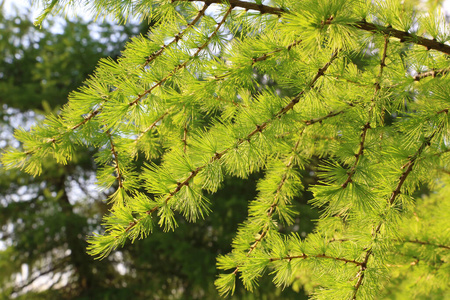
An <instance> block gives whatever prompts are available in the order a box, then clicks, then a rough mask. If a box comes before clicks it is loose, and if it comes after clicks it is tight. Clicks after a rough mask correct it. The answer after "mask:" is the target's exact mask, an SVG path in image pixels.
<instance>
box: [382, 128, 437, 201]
mask: <svg viewBox="0 0 450 300" xmlns="http://www.w3.org/2000/svg"><path fill="white" fill-rule="evenodd" d="M435 134H436V131H435V132H433V134H431V135H430V136H428V137H427V138H425V140H424V141H423V142H422V144H421V145H420V148H419V149H418V150H417V152H416V153H414V155H413V156H412V157H411V158H410V159H409V160H408V162H407V163H406V164H405V165H404V167H406V170H405V171H404V172H403V173H402V175H401V176H400V177H399V181H398V184H397V186H396V188H395V190H394V191H393V192H392V194H391V197H390V198H389V204H390V205H392V204H394V201H395V199H396V198H397V196H398V195H399V194H400V189H401V188H402V186H403V184H404V183H405V180H406V177H408V175H409V173H411V171H412V169H413V167H414V165H415V163H416V160H417V158H418V157H419V156H420V155H421V154H422V152H423V150H425V148H426V147H427V146H429V145H430V142H431V139H432V138H433V137H434V135H435Z"/></svg>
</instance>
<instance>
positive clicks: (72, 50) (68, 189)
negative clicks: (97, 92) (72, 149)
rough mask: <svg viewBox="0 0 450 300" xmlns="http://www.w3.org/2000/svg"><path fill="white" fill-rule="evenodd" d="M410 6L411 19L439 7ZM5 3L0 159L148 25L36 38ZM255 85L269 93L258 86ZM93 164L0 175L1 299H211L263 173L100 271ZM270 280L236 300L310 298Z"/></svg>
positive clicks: (0, 23) (88, 27) (307, 174)
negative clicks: (89, 249) (92, 244)
mask: <svg viewBox="0 0 450 300" xmlns="http://www.w3.org/2000/svg"><path fill="white" fill-rule="evenodd" d="M408 2H412V3H414V4H415V5H416V6H417V7H418V9H420V7H422V8H425V7H426V8H430V7H439V6H440V5H441V4H442V1H435V0H430V1H422V2H420V1H418V0H409V1H408ZM419 2H420V3H419ZM3 4H4V1H2V0H0V148H2V149H3V148H5V147H6V146H7V145H13V146H15V147H19V146H20V145H18V144H16V143H17V142H15V141H14V139H13V131H14V129H15V128H18V127H19V126H21V127H25V128H29V127H30V126H31V125H32V124H34V123H35V122H36V120H40V119H42V116H43V115H44V114H49V113H56V112H57V111H58V109H59V108H60V107H61V106H62V105H63V104H64V103H65V102H66V101H67V95H68V93H69V92H70V91H72V90H74V89H76V88H77V87H79V86H81V85H82V82H83V80H84V79H85V78H87V77H88V75H89V74H91V73H92V71H93V70H94V68H95V66H96V64H97V62H98V60H99V59H100V58H102V57H106V56H110V57H112V58H114V59H117V57H118V56H119V55H120V50H121V49H123V47H124V45H125V43H126V41H127V40H128V39H129V38H130V37H131V36H133V35H137V34H146V33H147V31H148V30H149V28H150V27H151V25H152V22H144V23H142V24H140V25H137V24H133V23H129V24H127V25H125V26H119V25H115V24H111V23H107V22H103V23H101V24H99V23H97V24H96V23H89V22H86V21H83V20H82V19H71V20H62V19H50V20H48V21H47V23H46V24H45V25H44V26H43V28H42V29H39V28H37V27H35V26H34V25H33V21H32V20H30V18H29V13H30V11H28V13H26V12H23V11H22V12H20V11H19V10H16V11H13V12H11V11H9V12H8V13H5V10H4V9H3ZM419 4H420V5H419ZM52 28H53V30H52ZM55 28H56V29H57V30H55ZM261 83H262V84H272V83H270V82H269V83H267V82H264V81H263V79H262V78H261ZM0 151H1V150H0ZM93 154H94V153H93V152H92V150H91V149H80V150H79V151H78V156H77V157H75V159H74V160H73V161H72V162H70V163H69V164H68V165H65V166H63V165H58V164H56V163H55V162H53V161H51V160H49V161H47V162H46V168H45V170H44V172H43V173H42V174H41V175H40V176H38V177H35V178H33V177H30V176H28V175H27V174H25V173H21V172H17V171H15V170H12V171H5V170H4V169H3V168H1V167H0V225H1V229H2V230H1V231H0V239H1V240H0V270H1V271H0V299H10V298H15V299H128V298H131V297H133V298H135V299H217V298H218V297H219V296H218V293H217V291H216V290H215V287H214V280H215V279H216V276H217V271H216V267H215V261H216V257H217V255H218V254H225V253H228V252H229V251H230V250H231V247H230V244H231V242H232V239H233V237H234V236H235V232H236V230H237V226H238V224H240V223H242V222H243V221H244V220H245V219H246V217H247V206H248V201H249V200H253V199H254V198H255V196H256V192H255V186H256V180H257V179H258V178H260V177H261V176H262V174H254V175H252V176H251V177H250V178H248V179H246V180H241V179H237V178H228V179H227V180H226V181H225V183H224V185H223V187H222V189H221V190H220V192H218V193H216V194H215V195H214V196H210V197H209V198H210V200H211V202H212V207H211V209H212V212H211V214H210V215H209V216H207V217H206V218H205V220H201V221H198V222H197V223H195V224H186V221H185V220H184V219H183V218H178V219H177V222H178V224H179V228H177V229H176V230H175V232H169V233H164V234H163V233H162V231H158V230H156V231H155V232H154V233H153V234H152V236H151V237H150V238H148V239H145V240H142V241H137V242H135V244H130V245H127V246H126V247H125V248H123V249H121V250H120V251H116V252H115V253H114V254H113V255H110V256H109V257H108V258H106V259H104V260H102V261H97V260H94V259H92V258H91V257H90V256H88V255H87V254H86V236H87V235H88V234H90V233H91V232H93V231H98V230H100V224H101V217H102V215H104V214H105V212H106V211H107V210H108V204H107V202H106V201H105V199H107V197H108V193H109V192H111V191H105V192H100V191H98V190H96V189H95V185H94V184H95V180H96V179H95V165H94V162H93ZM317 164H318V160H313V161H312V162H311V164H310V166H309V167H308V168H307V169H306V170H302V173H303V178H304V179H303V180H304V182H303V184H304V186H305V187H306V188H307V187H308V185H310V184H312V183H314V182H316V180H317V178H316V173H315V169H316V166H317ZM310 198H311V194H309V192H304V193H303V194H300V195H299V196H298V197H297V198H296V199H295V202H294V203H293V204H294V209H295V210H297V211H299V212H300V214H299V216H298V218H297V220H296V222H295V224H294V226H293V227H294V228H291V229H293V230H295V231H298V232H299V234H300V235H301V236H306V235H307V234H308V233H309V232H311V231H312V230H313V229H314V219H317V218H318V216H319V212H318V211H316V210H313V209H311V208H310V206H309V205H307V201H308V200H309V199H310ZM281 230H282V231H283V228H281ZM271 279H272V278H271V276H265V277H263V278H262V280H261V281H260V287H259V288H258V289H257V290H256V291H255V292H254V293H248V292H245V290H244V289H243V287H242V286H239V285H238V286H237V289H236V292H235V295H234V297H232V298H233V299H249V300H250V299H306V298H307V297H306V295H305V292H304V291H303V290H302V287H303V288H305V289H307V290H310V289H311V288H312V287H313V285H314V282H313V280H311V278H309V276H308V274H298V278H297V279H298V280H297V282H296V283H295V284H294V285H293V286H292V287H290V288H287V289H285V290H281V289H277V288H276V287H275V286H274V285H273V284H272V283H271V282H270V281H271ZM238 282H240V281H238Z"/></svg>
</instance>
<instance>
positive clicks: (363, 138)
mask: <svg viewBox="0 0 450 300" xmlns="http://www.w3.org/2000/svg"><path fill="white" fill-rule="evenodd" d="M369 128H371V127H370V123H369V122H367V123H366V124H364V127H363V130H362V133H361V141H360V142H359V150H358V152H357V153H356V154H355V158H356V159H355V162H354V163H353V165H352V167H351V169H350V171H348V172H347V175H348V176H347V179H346V180H345V182H344V183H343V184H342V185H341V187H342V188H343V189H345V188H346V187H347V185H348V184H349V183H351V182H353V181H352V177H353V175H355V173H356V167H357V166H358V163H359V160H360V158H361V156H362V155H363V154H364V142H365V141H366V136H367V130H369Z"/></svg>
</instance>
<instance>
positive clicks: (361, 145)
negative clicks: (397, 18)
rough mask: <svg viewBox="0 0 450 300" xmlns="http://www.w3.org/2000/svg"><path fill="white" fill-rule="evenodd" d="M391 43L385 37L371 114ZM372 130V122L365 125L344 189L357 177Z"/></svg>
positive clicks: (343, 185)
mask: <svg viewBox="0 0 450 300" xmlns="http://www.w3.org/2000/svg"><path fill="white" fill-rule="evenodd" d="M388 43H389V37H388V36H385V37H384V46H383V54H382V56H381V61H380V70H379V72H378V76H377V80H376V82H375V91H374V93H373V97H372V100H371V102H372V105H371V107H370V111H369V113H370V114H371V113H372V112H373V108H374V107H375V100H376V97H377V94H378V92H379V91H380V89H381V84H380V83H381V78H382V77H383V70H384V67H386V57H387V46H388ZM370 128H371V126H370V120H369V121H368V122H367V123H366V124H364V127H363V129H362V133H361V141H360V143H359V149H358V152H357V153H356V154H355V162H354V163H353V165H352V167H351V168H350V171H348V172H347V175H348V176H347V179H346V180H345V182H344V183H343V184H342V185H341V187H342V188H343V189H345V188H346V187H347V186H348V184H349V183H351V182H352V177H353V175H355V172H356V168H357V166H358V163H359V161H360V158H361V156H362V155H364V143H365V141H366V136H367V131H368V130H369V129H370Z"/></svg>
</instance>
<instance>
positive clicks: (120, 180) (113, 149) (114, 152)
mask: <svg viewBox="0 0 450 300" xmlns="http://www.w3.org/2000/svg"><path fill="white" fill-rule="evenodd" d="M106 134H107V135H108V138H109V143H110V144H111V153H112V155H113V157H114V169H115V170H116V174H117V177H116V178H117V182H118V183H119V189H121V188H123V177H122V174H121V172H120V168H119V155H118V154H117V150H116V147H115V145H114V142H113V138H112V135H111V132H110V131H109V129H108V130H107V131H106Z"/></svg>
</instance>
